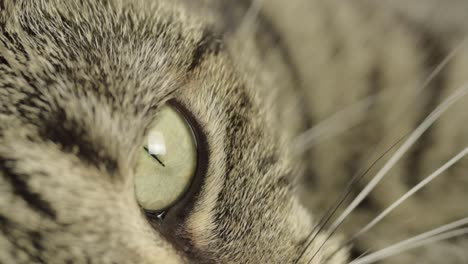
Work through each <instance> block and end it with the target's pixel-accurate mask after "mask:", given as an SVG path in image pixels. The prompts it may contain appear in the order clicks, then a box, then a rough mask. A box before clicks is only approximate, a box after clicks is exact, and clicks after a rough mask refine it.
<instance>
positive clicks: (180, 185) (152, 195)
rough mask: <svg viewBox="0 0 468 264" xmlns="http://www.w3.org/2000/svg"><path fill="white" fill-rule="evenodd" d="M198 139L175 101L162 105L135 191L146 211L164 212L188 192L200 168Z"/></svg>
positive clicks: (145, 146)
mask: <svg viewBox="0 0 468 264" xmlns="http://www.w3.org/2000/svg"><path fill="white" fill-rule="evenodd" d="M197 154H198V152H197V140H196V136H195V132H194V131H193V128H192V126H191V124H190V123H189V121H188V120H187V119H186V117H184V115H183V113H182V112H181V111H180V110H179V109H177V108H176V106H175V105H174V104H166V105H164V106H162V107H161V108H160V110H159V112H158V113H157V114H156V117H155V118H154V120H153V122H152V124H151V125H150V129H149V132H148V133H147V135H146V139H145V141H144V143H143V146H141V151H140V154H139V158H138V161H137V167H136V173H135V192H136V198H137V201H138V203H139V204H140V206H141V207H142V208H143V209H144V210H145V211H152V212H162V211H164V210H165V209H167V208H169V207H171V206H172V205H173V204H175V203H176V202H177V201H178V200H179V199H181V197H183V196H184V194H185V193H186V192H187V190H188V188H189V187H190V184H191V182H192V179H193V177H194V175H195V173H196V170H197V160H198V157H197Z"/></svg>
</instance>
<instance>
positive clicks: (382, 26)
mask: <svg viewBox="0 0 468 264" xmlns="http://www.w3.org/2000/svg"><path fill="white" fill-rule="evenodd" d="M427 5H429V4H427ZM250 7H251V2H250V1H247V0H245V1H244V0H242V1H222V0H221V1H215V0H213V1H211V0H197V1H189V0H186V1H183V0H180V1H173V0H171V1H169V0H154V1H153V0H103V1H98V0H83V1H82V0H80V1H78V0H68V1H66V0H37V1H26V0H16V1H13V0H5V1H0V102H1V103H0V176H1V177H0V193H1V196H0V233H1V235H0V263H294V261H296V260H298V257H299V256H300V254H301V252H302V251H303V249H304V246H305V245H306V242H307V238H308V237H307V236H308V234H309V232H310V231H311V230H312V229H313V227H314V225H315V224H316V223H317V222H318V221H319V220H320V217H321V216H322V215H323V213H324V212H325V210H326V209H327V208H328V207H329V206H331V205H333V203H334V202H335V200H336V199H337V197H338V196H339V195H340V194H342V193H343V192H344V189H345V186H346V183H347V182H348V181H349V179H350V178H351V177H352V176H353V175H354V174H355V173H356V172H357V171H358V170H359V169H361V168H362V167H365V166H367V165H368V164H369V163H370V162H372V161H373V160H375V159H377V158H378V155H379V153H381V152H382V151H384V150H385V149H387V148H388V147H389V146H391V145H392V144H394V143H395V142H397V141H398V140H399V139H400V138H401V137H402V136H404V135H405V134H407V133H408V132H411V131H412V130H413V129H414V128H415V127H416V126H417V124H418V123H419V122H421V120H422V119H424V118H425V117H426V116H427V115H428V114H429V113H430V112H431V111H432V110H434V108H435V107H436V106H437V105H438V104H439V103H440V102H442V101H443V99H444V98H446V97H447V96H449V95H450V94H451V93H452V92H453V91H454V90H455V89H456V88H458V87H459V86H460V85H461V84H463V83H464V82H465V81H466V72H467V71H468V48H464V49H460V51H459V52H458V53H457V56H455V57H454V58H453V59H452V60H451V61H450V62H449V63H448V65H447V66H446V67H444V68H443V70H442V71H441V72H440V73H439V74H438V75H437V76H436V77H435V78H434V80H432V81H431V82H430V84H429V85H428V87H426V88H425V89H424V90H423V91H420V92H418V91H419V89H420V88H421V86H422V85H423V83H424V82H425V80H426V78H427V76H428V75H429V73H430V72H431V70H433V69H434V68H435V67H437V65H439V63H440V62H441V61H442V60H443V59H444V58H445V57H446V56H447V55H448V54H449V53H450V52H451V51H453V50H454V49H455V47H457V45H459V44H460V43H461V39H462V38H463V37H464V32H465V30H464V28H463V23H455V22H456V21H459V20H462V19H463V18H462V17H457V18H456V19H455V18H454V19H453V20H454V21H455V22H454V23H452V24H450V25H451V26H450V27H446V26H444V25H443V24H441V25H440V26H439V25H438V26H437V27H436V26H434V27H432V26H429V25H431V24H430V23H428V22H427V21H428V20H427V16H424V15H416V14H413V13H412V12H411V11H408V10H406V9H404V10H406V11H407V12H406V11H405V12H401V8H399V7H398V6H392V5H383V4H382V5H380V4H376V3H375V1H374V2H372V1H352V2H351V1H340V0H292V1H283V0H271V1H265V3H264V5H263V6H262V7H261V9H260V10H259V12H258V13H257V12H248V10H251V11H255V9H249V8H250ZM415 9H416V10H419V9H418V8H415ZM246 14H247V16H246ZM249 14H251V15H253V16H252V17H251V16H249ZM251 18H253V19H251ZM447 23H448V22H447ZM452 25H457V27H456V26H452ZM448 28H450V30H449V29H448ZM369 95H377V97H376V98H377V99H376V100H375V101H374V103H373V104H371V105H370V106H369V107H368V108H366V111H364V112H363V113H361V114H359V115H358V116H356V115H353V116H352V118H356V120H357V121H356V122H354V124H353V126H351V127H350V128H347V129H346V132H345V133H343V134H341V135H339V136H335V137H333V138H331V139H326V140H323V141H321V142H320V143H319V144H317V145H314V146H313V147H312V148H310V149H309V150H307V151H306V152H304V153H306V154H303V155H300V156H298V155H297V153H296V152H295V150H296V148H295V144H294V142H297V141H296V139H297V137H298V136H299V135H300V134H301V133H302V132H303V131H305V130H306V129H308V128H311V127H313V126H314V125H316V124H318V123H319V122H320V121H321V120H324V119H326V118H327V117H329V116H330V115H332V114H333V113H335V112H337V111H339V110H341V109H343V108H345V107H346V106H348V105H350V104H352V103H353V102H356V101H358V100H360V99H362V98H365V97H366V96H369ZM168 100H176V101H177V102H178V103H179V104H181V105H183V106H184V108H186V109H187V110H188V111H189V112H190V113H191V115H192V116H193V117H194V119H195V120H196V121H197V123H198V124H199V126H200V128H201V131H202V134H203V138H204V140H205V141H206V142H205V143H206V144H205V145H204V146H203V147H204V148H206V149H205V150H206V151H207V152H208V154H209V155H208V162H207V165H206V168H205V170H206V173H205V174H204V175H202V176H203V180H202V183H201V185H200V186H199V188H198V190H197V192H196V195H194V196H193V199H190V200H189V201H186V204H184V205H183V206H181V207H180V208H178V210H175V209H174V210H172V211H171V209H169V211H168V217H167V218H166V219H165V220H163V221H162V222H158V221H159V220H156V219H152V218H151V216H147V215H145V214H144V212H142V210H141V209H140V207H139V206H138V204H137V201H136V200H135V194H134V186H133V177H134V170H135V165H136V157H137V154H138V152H139V151H141V145H142V144H143V141H144V136H145V133H146V131H147V129H148V126H149V124H150V123H151V120H152V118H153V117H154V115H155V114H156V113H157V111H158V107H159V106H161V105H162V104H164V103H165V102H167V101H168ZM466 105H468V100H467V99H463V100H461V101H460V102H459V103H457V104H456V105H455V106H454V107H452V108H451V109H450V110H449V111H448V112H447V113H446V114H444V116H443V118H442V119H441V120H439V121H438V122H437V123H436V125H435V126H434V127H433V128H432V129H431V130H430V131H429V132H428V133H427V134H425V136H423V138H422V139H421V140H419V141H418V143H417V145H416V146H415V147H413V148H412V149H411V151H410V152H409V153H408V154H407V155H405V156H404V158H403V159H402V161H400V162H399V163H398V164H397V166H396V167H395V168H394V169H393V170H392V171H391V172H390V175H389V176H388V178H386V180H385V181H384V182H382V183H381V184H380V185H379V186H378V188H377V189H376V190H375V191H374V192H373V193H372V194H371V195H370V196H369V197H368V198H367V199H366V201H365V203H363V205H361V206H360V207H359V208H358V209H357V211H356V213H355V214H353V215H352V216H350V218H349V219H348V221H346V222H345V225H344V226H343V228H342V229H340V230H339V233H340V234H342V235H340V234H333V235H332V236H331V239H330V240H329V241H328V242H327V243H326V244H325V246H323V247H321V245H322V242H323V241H324V240H325V239H326V238H327V237H328V232H327V231H326V229H323V230H321V232H320V233H319V234H318V235H317V237H316V239H315V240H314V241H313V243H312V244H311V245H310V247H308V248H307V250H306V251H305V254H304V255H303V256H302V257H301V258H300V259H299V262H298V263H308V261H309V259H311V258H312V256H314V255H315V254H316V253H317V254H316V256H314V258H313V260H312V262H311V263H312V264H315V263H324V262H325V260H326V261H327V263H330V264H342V263H347V262H348V261H349V260H351V257H353V255H352V254H350V253H349V251H350V249H349V248H348V247H341V248H340V250H338V251H337V249H338V247H339V246H340V245H341V242H340V241H341V240H342V239H343V238H345V237H346V236H347V235H348V236H349V235H351V234H352V233H353V232H355V231H357V230H358V228H359V227H360V226H362V225H363V224H365V223H367V222H369V221H370V220H371V219H372V218H373V217H374V216H375V215H376V214H377V213H378V212H380V211H382V210H383V209H384V208H385V207H386V206H388V205H389V204H390V203H391V202H393V201H394V200H395V199H397V198H398V197H400V196H401V195H402V194H404V192H405V191H407V190H409V189H410V188H411V187H412V186H413V185H414V184H415V183H417V182H418V179H419V180H420V179H422V178H423V177H425V176H427V175H428V174H429V173H431V172H432V171H434V170H435V169H437V168H438V167H439V166H441V165H442V164H443V162H445V161H446V160H448V159H449V158H451V157H452V156H453V155H455V154H456V153H458V152H459V151H460V150H461V149H463V148H464V147H465V146H466V144H467V142H468V133H467V132H468V131H467V130H468V122H467V121H468V120H467V119H468V118H467V115H466V110H467V107H466ZM379 142H382V143H380V144H378V143H379ZM376 145H378V146H379V147H378V148H377V149H375V146H376ZM389 156H391V153H390V154H389ZM385 159H387V158H384V160H383V161H382V162H384V161H385ZM382 162H381V163H379V164H378V165H377V167H376V168H375V169H374V170H371V172H370V173H369V176H368V177H367V178H366V179H365V181H368V180H369V179H370V178H371V176H372V175H374V174H375V172H376V170H377V169H378V168H379V167H380V166H381V164H382ZM467 165H468V163H467V162H466V161H462V162H460V163H458V164H457V165H456V166H454V167H453V168H452V169H450V170H449V171H448V172H446V173H445V175H444V176H443V177H444V178H443V179H440V180H438V181H436V182H434V183H432V184H431V185H430V186H428V188H426V189H425V190H424V191H421V192H420V193H418V194H417V195H416V196H415V197H414V198H412V199H411V200H410V201H408V202H406V203H405V204H404V205H403V206H402V207H401V208H400V209H398V210H397V211H395V212H394V213H392V214H391V215H390V216H389V217H388V218H387V219H386V220H385V221H384V222H382V223H381V224H379V225H378V226H377V227H376V228H374V229H373V230H371V231H370V232H369V233H368V234H366V235H365V236H363V237H361V238H359V239H358V240H357V241H356V243H355V247H354V250H355V251H354V253H363V252H366V251H368V250H371V251H372V250H375V249H378V248H382V247H385V246H387V245H389V244H391V243H392V242H396V241H398V240H401V239H405V238H408V237H410V236H412V235H415V234H417V233H419V232H422V231H426V230H429V229H431V228H434V227H436V226H438V225H442V224H445V223H448V222H450V221H452V220H455V219H459V218H461V217H463V216H466V215H467V214H468V208H467V206H466V204H465V202H464V201H465V200H466V198H467V195H466V188H467V187H468V182H467V178H466V167H467ZM364 183H365V182H364V181H363V182H360V183H359V186H356V187H354V188H353V193H354V194H356V193H357V192H358V191H359V190H360V188H361V187H362V186H363V185H364ZM301 199H302V203H301V201H300V200H301ZM309 211H310V212H309ZM467 246H468V241H467V239H464V238H458V239H456V240H450V241H446V242H441V243H437V244H433V245H430V246H428V247H426V248H423V249H420V250H416V251H412V252H410V253H407V254H401V255H399V256H397V257H394V258H391V259H389V260H388V263H416V262H417V263H431V261H432V262H433V263H442V262H443V263H465V262H466V261H468V255H467V253H466V252H465V250H464V249H465V248H466V247H467ZM332 253H335V254H334V255H333V257H331V258H330V255H331V254H332ZM354 257H356V256H354Z"/></svg>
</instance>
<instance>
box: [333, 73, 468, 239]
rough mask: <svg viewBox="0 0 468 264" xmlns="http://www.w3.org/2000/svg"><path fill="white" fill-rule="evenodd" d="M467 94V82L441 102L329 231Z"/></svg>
mask: <svg viewBox="0 0 468 264" xmlns="http://www.w3.org/2000/svg"><path fill="white" fill-rule="evenodd" d="M467 92H468V82H466V83H465V84H464V85H463V86H461V87H460V88H458V89H457V90H456V91H455V93H454V94H452V95H451V96H450V97H449V98H448V99H446V100H445V101H443V102H442V103H441V104H440V105H439V106H438V107H437V108H436V109H435V110H434V111H433V112H432V113H431V114H430V115H429V116H428V117H427V118H426V119H424V121H423V122H422V123H421V124H420V125H419V126H418V127H417V128H416V129H415V130H414V131H413V132H412V133H411V134H410V135H409V137H408V138H407V139H406V141H405V142H404V143H403V144H402V145H401V146H400V148H399V149H398V150H397V151H396V152H395V154H394V155H393V156H392V157H391V158H390V159H389V160H388V162H387V163H386V164H385V165H384V166H383V167H382V169H380V171H379V172H378V173H377V174H376V176H375V177H374V178H373V179H372V180H371V181H370V182H369V183H368V184H367V185H366V187H365V188H364V189H363V190H362V191H361V192H360V193H359V195H358V196H357V197H356V198H355V199H354V200H353V201H352V202H351V204H350V205H349V206H348V207H347V208H346V209H345V211H344V212H343V213H342V214H341V215H340V217H338V219H337V220H336V221H335V222H334V223H333V225H332V227H331V230H335V229H336V228H338V226H340V225H341V223H342V222H343V221H344V219H346V217H348V215H349V214H351V212H352V211H353V210H354V209H355V208H356V207H357V206H358V205H359V204H360V203H361V202H362V200H364V198H365V197H367V196H368V195H369V193H370V192H371V191H372V190H373V189H374V188H375V186H376V185H377V184H378V183H379V182H380V181H381V180H382V179H383V178H384V177H385V175H386V174H387V173H388V171H390V169H391V168H392V167H393V166H394V165H395V164H396V163H397V162H398V161H399V160H400V159H401V157H402V156H403V155H404V154H405V153H406V152H407V151H408V149H409V148H410V147H411V146H413V145H414V144H415V143H416V141H417V140H418V139H419V138H420V137H421V135H422V134H423V133H424V132H425V131H426V130H428V129H429V127H430V126H431V125H432V124H433V123H434V122H435V121H436V120H437V119H438V118H439V117H440V116H441V115H442V114H443V113H444V112H445V111H446V110H447V109H448V108H449V107H450V106H452V105H453V104H454V103H455V102H457V101H458V100H460V99H461V98H462V97H463V96H464V95H466V93H467Z"/></svg>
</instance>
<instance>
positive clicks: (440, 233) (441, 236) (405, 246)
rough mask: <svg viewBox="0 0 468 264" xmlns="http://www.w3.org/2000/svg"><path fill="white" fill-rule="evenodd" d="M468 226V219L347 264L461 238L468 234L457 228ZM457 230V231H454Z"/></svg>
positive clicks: (376, 259)
mask: <svg viewBox="0 0 468 264" xmlns="http://www.w3.org/2000/svg"><path fill="white" fill-rule="evenodd" d="M466 224H468V217H467V218H463V219H461V220H458V221H455V222H452V223H450V224H448V225H444V226H442V227H439V228H437V229H434V230H431V231H428V232H425V233H422V234H420V235H417V236H415V237H412V238H410V239H406V240H403V241H401V242H398V243H396V244H394V245H392V246H389V247H387V248H384V249H381V250H379V251H376V252H374V253H372V254H370V255H367V256H364V257H362V258H359V259H355V260H353V261H351V262H350V263H349V264H369V263H375V262H377V261H380V260H382V259H384V258H388V257H391V256H394V255H397V254H400V253H402V252H405V251H407V250H410V249H414V248H417V247H421V246H424V245H427V244H431V243H435V242H438V241H441V240H445V239H449V238H453V237H458V236H462V235H465V234H468V228H458V227H462V226H464V225H466ZM455 228H458V229H455Z"/></svg>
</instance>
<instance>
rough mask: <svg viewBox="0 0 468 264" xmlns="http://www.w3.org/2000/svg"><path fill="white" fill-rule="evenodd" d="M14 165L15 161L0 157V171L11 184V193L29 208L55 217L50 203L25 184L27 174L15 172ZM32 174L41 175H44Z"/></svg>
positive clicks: (55, 214)
mask: <svg viewBox="0 0 468 264" xmlns="http://www.w3.org/2000/svg"><path fill="white" fill-rule="evenodd" d="M14 165H15V161H13V160H5V159H1V158H0V171H2V172H3V178H5V180H7V181H8V182H9V183H10V184H11V187H12V190H13V193H14V194H15V195H16V196H18V197H20V198H21V199H23V200H24V201H25V202H26V204H27V205H28V206H29V207H31V209H33V210H35V211H36V212H38V213H40V214H42V215H45V216H47V217H49V218H52V219H56V217H57V213H56V212H55V210H54V209H53V208H52V206H51V205H50V203H49V202H47V201H45V200H44V199H42V197H41V195H40V194H38V193H35V192H33V191H32V190H30V188H29V186H28V184H27V178H28V177H29V176H28V175H23V174H21V173H16V172H15V170H14V169H13V166H14ZM34 176H35V177H43V176H44V175H34Z"/></svg>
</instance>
